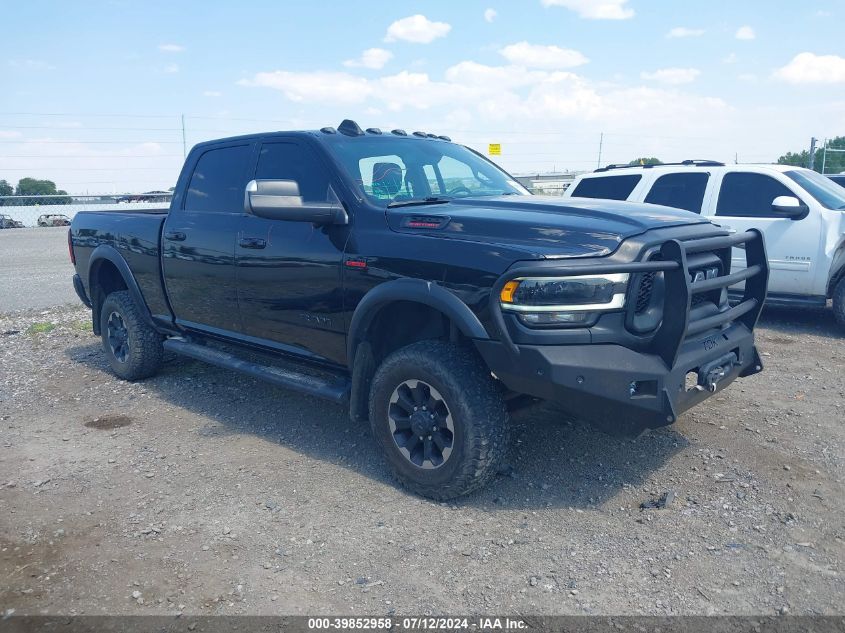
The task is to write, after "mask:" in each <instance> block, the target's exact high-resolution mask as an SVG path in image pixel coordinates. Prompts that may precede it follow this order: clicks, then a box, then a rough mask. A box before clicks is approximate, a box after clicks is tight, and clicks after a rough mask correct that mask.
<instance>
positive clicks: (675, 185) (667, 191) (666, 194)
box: [645, 172, 710, 213]
mask: <svg viewBox="0 0 845 633" xmlns="http://www.w3.org/2000/svg"><path fill="white" fill-rule="evenodd" d="M709 179H710V174H708V173H707V172H696V173H689V174H666V175H665V176H661V177H660V178H658V179H657V180H656V181H655V182H654V184H653V185H652V187H651V191H649V192H648V195H647V196H646V198H645V201H646V202H649V203H651V204H663V205H666V206H667V207H674V208H676V209H686V210H687V211H692V212H694V213H701V203H702V202H704V190H705V189H706V188H707V181H708V180H709Z"/></svg>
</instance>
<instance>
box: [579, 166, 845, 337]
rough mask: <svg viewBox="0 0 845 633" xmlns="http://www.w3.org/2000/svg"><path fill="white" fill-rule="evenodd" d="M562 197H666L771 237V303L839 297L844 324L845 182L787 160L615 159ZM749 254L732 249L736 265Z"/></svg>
mask: <svg viewBox="0 0 845 633" xmlns="http://www.w3.org/2000/svg"><path fill="white" fill-rule="evenodd" d="M564 197H572V198H603V199H611V200H628V201H631V202H646V203H651V204H660V205H664V206H669V207H675V208H678V209H686V210H687V211H692V212H694V213H700V214H701V215H704V216H707V217H708V218H709V219H710V220H712V221H714V222H716V223H717V224H720V225H722V226H724V227H726V228H729V229H733V230H735V231H738V232H741V231H745V230H747V229H750V228H756V229H760V230H761V231H762V232H763V235H764V236H765V240H766V249H767V252H768V258H769V266H770V276H769V294H768V296H767V299H766V302H767V303H768V304H770V305H788V306H818V307H824V306H826V305H827V300H828V299H832V300H833V311H834V314H835V315H836V320H837V322H838V323H839V324H840V325H841V326H843V327H845V189H843V188H842V187H840V186H839V185H837V184H835V183H834V182H833V181H832V180H830V179H828V178H826V177H824V176H822V175H820V174H818V173H816V172H814V171H811V170H809V169H803V168H800V167H792V166H789V165H725V164H724V163H719V162H716V161H706V160H695V161H693V160H689V161H684V162H682V163H676V164H666V165H654V166H649V165H638V166H628V165H610V166H608V167H603V168H601V169H598V170H596V171H595V172H593V173H590V174H583V175H581V176H579V177H578V178H576V179H575V181H574V182H573V183H572V185H571V186H570V187H569V188H568V189H567V190H566V192H565V193H564ZM744 264H745V255H744V254H743V253H742V252H741V251H738V250H736V249H735V250H734V253H733V264H732V267H733V268H734V269H739V268H741V267H742V266H744Z"/></svg>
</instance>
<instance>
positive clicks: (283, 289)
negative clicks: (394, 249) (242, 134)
mask: <svg viewBox="0 0 845 633" xmlns="http://www.w3.org/2000/svg"><path fill="white" fill-rule="evenodd" d="M254 178H255V179H256V180H295V181H296V182H297V183H298V184H299V190H300V195H301V196H302V198H303V200H304V201H305V202H326V201H328V200H330V199H332V198H331V197H333V196H334V190H333V188H332V187H331V181H332V177H331V175H330V172H329V170H328V169H327V167H326V165H325V164H324V163H323V162H322V161H321V160H320V158H319V157H318V156H317V155H316V154H315V152H314V151H313V150H312V149H311V148H309V147H307V146H306V145H304V144H302V143H299V142H296V141H293V140H290V141H287V140H285V141H282V142H265V143H264V144H262V146H261V150H260V152H259V155H258V163H257V165H256V168H255V174H254ZM347 235H348V227H347V226H337V225H333V226H315V225H314V224H312V223H310V222H288V221H284V220H267V219H264V218H259V217H256V216H254V215H246V216H244V217H243V219H242V224H241V227H240V231H239V233H238V241H237V244H236V247H235V261H236V271H237V272H236V275H237V283H238V300H239V304H240V311H241V320H242V322H243V329H244V333H245V334H247V335H249V336H252V337H255V338H256V339H262V340H263V341H264V342H267V343H270V344H271V345H273V346H277V347H281V348H283V349H287V350H288V351H292V352H295V353H299V354H303V355H306V356H312V357H316V358H319V359H325V360H329V361H332V362H336V363H344V362H345V360H346V337H345V331H344V320H343V303H342V294H341V261H342V258H343V248H344V245H345V243H346V237H347Z"/></svg>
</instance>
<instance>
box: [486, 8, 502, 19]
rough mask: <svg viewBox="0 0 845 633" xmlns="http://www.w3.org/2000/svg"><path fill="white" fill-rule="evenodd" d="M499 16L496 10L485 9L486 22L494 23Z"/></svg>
mask: <svg viewBox="0 0 845 633" xmlns="http://www.w3.org/2000/svg"><path fill="white" fill-rule="evenodd" d="M497 15H499V14H498V12H497V11H496V9H485V10H484V21H485V22H492V21H493V20H495V19H496V16H497Z"/></svg>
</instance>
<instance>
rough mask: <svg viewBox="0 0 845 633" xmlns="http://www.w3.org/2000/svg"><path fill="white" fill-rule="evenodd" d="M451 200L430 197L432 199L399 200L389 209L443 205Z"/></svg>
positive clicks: (388, 206) (389, 205)
mask: <svg viewBox="0 0 845 633" xmlns="http://www.w3.org/2000/svg"><path fill="white" fill-rule="evenodd" d="M450 200H451V199H450V198H437V197H434V196H432V197H430V198H416V199H414V200H398V201H396V202H391V203H390V204H388V205H387V208H388V209H395V208H396V207H413V206H419V205H423V204H443V203H445V202H450Z"/></svg>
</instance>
